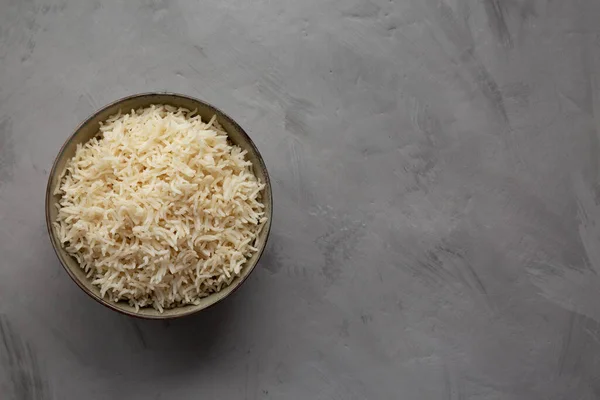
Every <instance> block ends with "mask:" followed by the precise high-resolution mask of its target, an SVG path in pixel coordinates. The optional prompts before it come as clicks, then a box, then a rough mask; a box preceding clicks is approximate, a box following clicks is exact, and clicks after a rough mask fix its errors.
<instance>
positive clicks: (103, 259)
mask: <svg viewBox="0 0 600 400" xmlns="http://www.w3.org/2000/svg"><path fill="white" fill-rule="evenodd" d="M100 132H101V135H99V137H98V138H94V139H92V140H90V141H89V142H88V143H86V144H84V145H83V146H82V145H79V146H78V148H77V152H76V153H75V156H74V157H73V158H72V159H71V160H70V161H69V162H68V164H67V166H66V170H65V171H64V173H63V174H64V175H63V176H62V178H61V180H60V183H59V184H58V186H57V188H56V191H55V194H58V195H60V196H61V200H60V202H59V204H58V208H59V211H58V217H57V220H56V222H55V223H54V228H55V230H56V233H57V234H58V237H59V239H60V241H61V243H62V244H63V246H64V248H65V249H66V250H67V252H68V253H69V254H71V255H72V256H73V257H75V258H76V259H77V261H78V262H79V264H80V265H81V268H83V269H84V270H85V271H86V273H87V276H88V277H89V278H91V279H92V280H93V281H92V283H93V284H94V285H97V286H98V287H99V288H100V292H101V294H102V296H103V297H105V298H108V299H110V300H112V301H128V302H129V304H131V305H132V306H135V307H136V309H139V307H146V306H153V307H154V308H156V309H157V310H159V311H163V309H167V308H172V307H176V306H179V305H184V304H197V303H198V301H199V299H201V298H202V297H205V296H208V295H209V294H211V293H215V292H218V291H219V290H221V289H222V288H224V287H226V286H227V285H229V284H230V283H231V282H232V281H233V279H235V277H236V276H239V275H240V274H241V272H242V268H243V264H244V263H245V261H246V260H247V259H248V258H249V257H250V256H251V255H252V254H253V253H254V252H256V251H257V248H256V247H254V244H255V240H256V238H257V235H258V233H259V232H260V230H261V228H262V226H263V225H264V223H265V221H266V217H265V213H264V205H263V204H262V202H261V190H262V189H263V188H264V183H262V182H260V181H259V180H258V179H257V178H256V176H255V175H254V174H253V172H252V168H251V165H252V164H251V163H250V162H249V161H247V160H246V159H245V155H246V151H243V150H241V149H240V148H239V147H238V146H234V145H231V144H230V143H229V142H228V140H227V134H226V133H225V132H224V131H223V130H222V129H221V128H220V126H219V125H218V124H217V123H216V121H215V118H214V117H213V118H212V119H211V121H209V122H208V123H205V122H203V121H202V120H201V118H200V117H199V116H198V115H195V112H190V111H189V110H187V109H184V108H174V107H171V106H167V105H156V106H151V107H148V108H144V109H139V110H132V111H131V112H130V113H129V114H124V115H121V114H120V113H119V114H117V115H114V116H111V117H110V118H108V120H107V121H106V122H104V123H103V124H101V127H100Z"/></svg>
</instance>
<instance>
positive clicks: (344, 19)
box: [0, 0, 600, 400]
mask: <svg viewBox="0 0 600 400" xmlns="http://www.w3.org/2000/svg"><path fill="white" fill-rule="evenodd" d="M599 20H600V2H599V1H598V0H569V1H566V0H563V1H560V0H370V1H369V0H347V1H318V0H304V1H299V0H270V1H269V0H254V1H248V0H227V1H224V0H221V1H191V0H180V1H158V0H155V1H149V0H135V1H121V2H117V1H99V0H95V1H77V0H68V1H54V2H51V1H46V2H42V1H37V0H36V1H32V0H0V393H1V394H2V395H1V396H0V397H2V399H3V400H4V399H8V400H11V399H19V400H21V399H25V400H28V399H37V400H40V399H92V400H95V399H121V398H123V399H132V400H135V399H192V398H196V399H199V398H213V399H235V398H240V399H242V398H243V399H445V400H459V399H485V400H495V399H511V400H512V399H515V400H516V399H523V400H531V399H550V400H552V399H569V400H571V399H580V400H585V399H590V400H591V399H598V398H600V276H599V273H600V246H598V243H599V242H600V226H599V225H598V223H599V222H600V205H598V204H599V203H598V199H599V198H600V186H599V185H598V183H599V182H600V179H599V174H600V157H599V152H600V139H599V131H598V129H599V128H600V80H599V78H598V71H600V69H599V68H600V28H599V24H598V21H599ZM151 90H168V91H175V92H181V93H187V94H190V95H193V96H197V97H200V98H203V99H205V100H208V101H210V102H212V103H214V104H215V105H216V106H218V107H220V108H222V109H224V110H225V111H226V112H228V113H230V114H231V115H232V116H233V117H234V118H236V119H237V120H238V121H239V122H240V123H241V124H242V125H243V126H244V127H245V128H246V129H247V130H248V132H249V133H250V134H251V136H252V137H253V139H254V140H255V141H256V143H257V145H258V147H259V148H260V150H261V151H262V153H263V155H264V157H265V159H266V162H267V165H268V167H269V168H270V172H271V176H272V179H273V183H274V198H275V204H276V207H275V221H274V226H273V231H272V236H271V241H270V245H269V247H268V251H267V252H266V254H265V256H264V258H263V260H262V261H261V263H260V266H259V267H258V269H257V271H256V272H255V273H254V274H253V276H252V277H251V279H250V280H249V281H248V282H247V283H246V284H245V285H244V287H243V288H242V289H241V290H240V291H238V292H237V293H236V294H235V295H234V296H233V297H232V298H231V299H229V300H228V301H226V302H224V303H222V304H220V305H219V306H217V307H215V308H213V309H210V310H208V311H207V312H204V313H202V314H200V315H198V316H195V317H190V318H187V319H184V320H178V321H175V322H171V323H161V322H158V323H156V322H148V321H138V320H133V319H130V318H126V317H123V316H120V315H117V314H116V313H114V312H112V311H109V310H107V309H105V308H103V307H102V306H100V305H98V304H96V303H95V302H94V301H92V300H91V299H89V298H88V297H87V296H86V295H85V294H84V293H82V292H81V290H79V289H78V288H77V287H76V286H75V285H74V284H73V283H72V282H71V281H70V279H69V278H68V277H67V275H66V274H65V273H64V271H63V270H62V269H61V267H60V265H59V263H58V261H57V259H56V257H55V256H54V254H53V251H52V249H51V247H50V243H49V241H48V239H47V233H46V227H45V223H44V211H43V204H44V203H43V199H44V191H45V184H46V179H47V177H48V170H49V168H50V166H51V163H52V161H53V159H54V157H55V155H56V153H57V151H58V149H59V147H60V146H61V144H62V143H63V141H64V140H65V139H66V138H67V137H68V136H69V135H70V133H71V132H72V130H73V129H74V127H75V126H76V125H77V124H78V123H79V122H80V121H81V120H82V119H84V118H85V117H86V116H87V115H89V114H90V113H91V112H93V111H94V110H96V109H97V108H99V107H101V106H102V105H104V104H106V103H108V102H111V101H113V100H116V99H117V98H119V97H121V96H124V95H128V94H132V93H136V92H144V91H151Z"/></svg>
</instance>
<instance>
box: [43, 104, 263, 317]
mask: <svg viewBox="0 0 600 400" xmlns="http://www.w3.org/2000/svg"><path fill="white" fill-rule="evenodd" d="M152 104H157V105H158V104H168V105H172V106H176V107H184V108H187V109H190V110H194V109H197V110H198V114H199V115H200V116H201V117H202V119H203V120H209V119H210V118H212V117H213V115H216V116H217V121H218V122H219V123H220V124H221V126H222V127H223V128H224V129H225V131H226V132H227V133H228V135H229V138H230V140H231V142H232V143H234V144H236V145H238V146H239V147H241V148H242V149H244V150H247V152H248V154H247V157H248V159H249V160H250V161H251V162H252V165H253V170H254V173H255V174H256V176H257V177H258V178H259V179H260V180H261V181H262V182H264V183H265V189H264V191H263V193H262V198H263V202H264V203H265V214H266V215H267V217H269V220H268V221H267V223H266V225H265V226H264V227H263V229H262V231H261V232H260V234H259V237H258V240H257V247H258V251H257V252H256V253H255V254H254V255H253V256H252V257H251V258H250V259H249V260H248V261H247V262H246V264H245V266H244V268H243V270H242V275H241V276H239V277H238V278H236V279H235V280H234V281H233V282H232V283H231V285H229V286H227V287H226V288H224V289H223V290H221V291H220V292H218V293H215V294H212V295H210V296H208V297H205V298H203V299H201V300H200V303H199V304H198V305H187V306H181V307H177V308H173V309H169V310H164V311H163V312H162V313H159V312H158V311H157V310H155V309H154V308H150V307H145V308H142V309H140V310H139V311H136V310H135V308H134V307H131V306H130V305H129V304H127V303H124V302H118V303H114V302H111V301H108V300H106V299H103V298H102V297H101V296H100V290H99V289H98V287H96V286H94V285H92V284H91V280H90V279H88V278H86V276H85V273H84V271H83V270H82V269H81V268H80V267H79V263H78V262H77V260H75V259H74V258H73V257H71V256H70V255H69V254H68V253H67V252H66V251H65V250H64V248H63V247H62V245H61V244H60V242H59V240H58V237H57V235H56V233H55V231H54V228H53V226H52V221H56V217H57V214H58V209H57V207H56V204H57V203H58V201H59V200H60V196H58V195H54V194H53V192H54V189H55V188H56V185H58V183H59V180H60V177H61V175H62V173H63V171H64V169H65V165H66V164H67V162H68V161H69V160H70V159H71V158H72V157H73V156H74V154H75V151H76V149H77V145H78V144H80V143H85V142H87V141H89V140H90V139H91V138H93V137H94V136H96V135H98V134H99V127H100V122H102V121H105V120H106V119H107V118H108V117H109V116H111V115H114V114H116V113H118V112H119V110H120V111H121V112H123V113H126V112H129V111H131V110H132V109H138V108H141V107H148V106H150V105H152ZM272 210H273V207H272V194H271V184H270V180H269V175H268V173H267V169H266V166H265V163H264V161H263V159H262V157H261V155H260V153H259V152H258V150H257V148H256V146H255V145H254V143H253V142H252V140H251V139H250V138H249V137H248V135H247V134H246V133H245V132H244V130H243V129H242V128H241V127H240V126H239V125H238V124H237V123H236V122H234V121H233V120H232V119H231V118H230V117H229V116H227V115H226V114H225V113H223V112H222V111H220V110H219V109H217V108H215V107H213V106H211V105H209V104H207V103H205V102H203V101H201V100H198V99H194V98H191V97H188V96H184V95H179V94H173V93H147V94H140V95H134V96H130V97H126V98H123V99H121V100H118V101H116V102H114V103H112V104H110V105H108V106H106V107H104V108H102V109H101V110H100V111H98V112H97V113H95V114H94V115H92V116H91V117H90V118H88V119H87V120H86V121H85V122H83V123H82V124H81V125H80V126H79V128H77V130H76V131H75V133H74V134H73V135H72V136H71V137H70V138H69V139H68V140H67V141H66V142H65V144H64V145H63V147H62V149H61V151H60V152H59V154H58V156H57V158H56V160H55V162H54V165H53V168H52V171H51V173H50V177H49V180H48V187H47V192H46V222H47V224H48V231H49V234H50V239H51V241H52V245H53V247H54V250H55V252H56V254H57V256H58V258H59V259H60V261H61V263H62V264H63V266H64V267H65V269H66V271H67V272H68V274H69V275H70V276H71V278H72V279H73V280H74V281H75V283H77V284H78V285H79V287H81V288H82V289H83V290H84V291H85V292H86V293H88V294H89V295H90V296H92V297H93V298H94V299H95V300H97V301H99V302H100V303H102V304H103V305H105V306H107V307H110V308H111V309H113V310H116V311H120V312H122V313H125V314H128V315H132V316H136V317H142V318H150V319H168V318H176V317H182V316H185V315H189V314H192V313H195V312H197V311H200V310H202V309H205V308H207V307H209V306H211V305H213V304H215V303H217V302H218V301H220V300H222V299H224V298H225V297H227V296H228V295H229V294H231V293H232V292H233V291H234V290H235V289H236V288H237V287H239V286H240V285H241V284H242V282H243V281H244V280H245V279H246V278H247V277H248V275H249V274H250V273H251V272H252V270H253V269H254V267H255V266H256V264H257V262H258V260H259V258H260V256H261V255H262V252H263V251H264V248H265V246H266V243H267V239H268V236H269V231H270V228H271V220H272Z"/></svg>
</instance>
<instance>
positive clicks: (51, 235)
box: [45, 91, 273, 320]
mask: <svg viewBox="0 0 600 400" xmlns="http://www.w3.org/2000/svg"><path fill="white" fill-rule="evenodd" d="M148 96H172V97H179V98H182V99H187V100H192V101H195V102H198V103H200V104H202V105H204V106H205V107H208V108H209V109H212V110H214V111H216V113H218V114H219V116H220V117H223V118H225V119H226V120H227V122H228V123H230V124H231V125H233V126H234V127H235V129H236V130H237V131H238V132H239V133H240V135H241V136H242V137H243V139H244V140H245V141H246V142H247V143H248V145H249V146H250V147H251V148H252V150H253V151H254V153H255V154H256V158H257V160H258V162H259V164H260V167H261V169H262V170H263V172H264V175H265V182H264V183H265V187H266V188H269V190H268V193H269V197H268V199H266V200H267V202H268V203H269V204H270V205H271V207H270V211H269V215H268V216H267V217H268V220H267V221H268V222H267V226H266V227H265V228H266V229H267V232H266V235H265V240H264V245H263V246H262V248H261V249H260V250H259V252H258V256H257V257H256V261H255V262H254V263H252V264H251V265H250V271H249V272H248V274H246V275H245V276H244V277H242V278H241V279H240V280H239V281H238V282H237V284H236V285H235V286H233V287H232V289H231V292H229V293H228V294H227V295H225V296H223V297H220V298H218V299H217V300H215V301H214V302H212V303H210V304H208V305H206V306H204V307H202V308H198V306H197V305H193V304H192V305H187V306H186V307H190V309H189V310H187V311H185V312H181V313H178V314H168V315H165V314H157V315H147V314H139V313H136V312H131V311H129V310H125V309H123V308H120V307H119V306H118V305H117V303H115V302H111V301H109V300H106V299H104V298H102V297H101V296H98V295H97V294H96V293H94V292H92V291H90V290H89V289H88V288H87V287H85V285H84V284H83V283H82V282H81V281H80V279H79V278H77V276H75V275H74V273H73V272H72V271H71V270H70V268H69V267H68V266H67V265H66V263H65V261H64V260H63V257H62V256H61V253H60V252H59V250H58V248H57V246H56V243H55V240H56V235H55V233H54V230H53V227H52V220H51V219H50V207H51V206H52V198H53V192H54V190H53V188H52V178H53V177H54V176H55V174H56V173H57V164H58V162H59V160H60V159H61V158H62V155H63V153H64V151H65V149H66V147H67V145H68V144H69V143H71V141H72V140H74V139H75V137H76V136H77V133H78V132H79V131H80V130H81V128H83V127H84V126H85V125H86V124H88V123H89V122H90V121H91V120H92V119H94V118H95V117H96V116H97V115H98V114H100V113H101V112H103V111H104V110H106V109H107V108H109V107H113V106H116V105H118V104H120V103H123V102H125V101H127V100H131V99H135V98H138V97H148ZM157 104H158V103H157ZM45 213H46V229H47V230H48V235H49V239H50V243H51V244H52V249H53V250H54V254H56V257H57V258H58V260H59V261H60V264H61V265H62V267H63V269H64V270H65V271H66V272H67V274H68V275H69V277H70V278H71V280H73V282H75V283H76V284H77V286H79V288H80V289H81V290H83V291H84V292H85V293H86V294H87V295H88V296H90V297H91V298H93V299H94V300H96V301H97V302H98V303H100V304H102V305H103V306H105V307H108V308H109V309H111V310H114V311H117V312H118V313H120V314H124V315H127V316H130V317H135V318H139V319H146V320H167V319H178V318H182V317H186V316H189V315H192V314H195V313H198V312H200V311H203V310H206V309H208V308H211V307H212V306H214V305H215V304H218V303H220V302H221V301H223V300H224V299H226V298H228V297H230V296H231V295H232V294H234V293H235V292H236V291H237V290H238V289H239V288H240V287H241V286H242V284H243V283H244V282H245V281H246V280H247V279H248V277H249V276H250V275H251V274H252V272H254V270H255V269H256V266H257V265H258V263H259V261H260V259H261V257H262V255H263V253H264V251H265V249H266V247H267V242H268V240H269V236H270V234H271V225H272V221H273V190H272V186H271V179H270V177H269V172H268V170H267V166H266V164H265V161H264V159H263V156H262V154H260V152H259V151H258V148H257V147H256V144H254V142H253V141H252V139H251V138H250V136H249V135H248V133H246V131H245V130H244V129H243V128H242V127H241V126H240V125H239V124H238V123H237V122H236V121H235V120H234V119H233V118H232V117H230V116H229V115H228V114H227V113H225V112H224V111H222V110H221V109H219V108H218V107H215V106H214V105H212V104H210V103H208V102H206V101H204V100H201V99H198V98H196V97H193V96H189V95H186V94H181V93H175V92H168V91H165V92H160V91H157V92H144V93H137V94H132V95H128V96H125V97H122V98H120V99H118V100H115V101H112V102H110V103H108V104H106V105H104V106H102V107H100V108H98V109H97V110H96V111H94V112H93V113H92V114H91V115H90V116H88V117H87V118H85V119H84V120H83V122H81V123H80V124H79V125H77V127H76V128H75V130H74V131H73V133H72V134H71V135H69V137H68V138H67V139H66V140H65V142H64V143H63V145H62V146H61V148H60V150H59V151H58V154H57V155H56V158H55V159H54V162H53V163H52V168H51V169H50V173H49V174H48V182H47V183H46V197H45ZM177 308H178V307H175V309H177Z"/></svg>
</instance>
